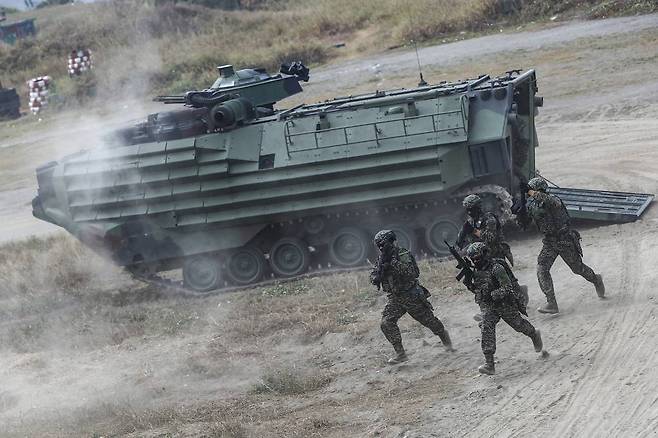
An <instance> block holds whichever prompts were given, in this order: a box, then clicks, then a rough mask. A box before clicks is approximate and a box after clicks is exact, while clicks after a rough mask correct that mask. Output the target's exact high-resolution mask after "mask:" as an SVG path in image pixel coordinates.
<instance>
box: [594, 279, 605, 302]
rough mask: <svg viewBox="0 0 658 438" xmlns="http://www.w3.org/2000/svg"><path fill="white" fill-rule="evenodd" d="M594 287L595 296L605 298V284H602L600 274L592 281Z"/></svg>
mask: <svg viewBox="0 0 658 438" xmlns="http://www.w3.org/2000/svg"><path fill="white" fill-rule="evenodd" d="M594 287H595V288H596V294H597V295H598V296H599V298H604V297H605V284H603V277H601V274H596V279H595V280H594Z"/></svg>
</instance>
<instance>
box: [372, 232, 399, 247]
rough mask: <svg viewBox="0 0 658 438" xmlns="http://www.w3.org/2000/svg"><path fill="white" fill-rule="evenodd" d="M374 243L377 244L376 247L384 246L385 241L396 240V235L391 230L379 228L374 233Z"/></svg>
mask: <svg viewBox="0 0 658 438" xmlns="http://www.w3.org/2000/svg"><path fill="white" fill-rule="evenodd" d="M374 240H375V245H377V247H378V248H381V247H382V246H384V244H385V243H386V242H394V241H396V240H397V236H396V235H395V233H394V232H393V230H380V231H378V232H377V234H375V239H374Z"/></svg>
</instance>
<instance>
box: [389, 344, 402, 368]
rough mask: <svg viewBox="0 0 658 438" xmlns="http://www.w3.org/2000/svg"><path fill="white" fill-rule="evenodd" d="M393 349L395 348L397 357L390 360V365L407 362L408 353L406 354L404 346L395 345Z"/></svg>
mask: <svg viewBox="0 0 658 438" xmlns="http://www.w3.org/2000/svg"><path fill="white" fill-rule="evenodd" d="M393 348H395V353H396V355H395V357H392V358H390V359H389V360H388V364H389V365H396V364H399V363H402V362H406V361H407V353H405V351H404V348H403V347H402V345H394V346H393Z"/></svg>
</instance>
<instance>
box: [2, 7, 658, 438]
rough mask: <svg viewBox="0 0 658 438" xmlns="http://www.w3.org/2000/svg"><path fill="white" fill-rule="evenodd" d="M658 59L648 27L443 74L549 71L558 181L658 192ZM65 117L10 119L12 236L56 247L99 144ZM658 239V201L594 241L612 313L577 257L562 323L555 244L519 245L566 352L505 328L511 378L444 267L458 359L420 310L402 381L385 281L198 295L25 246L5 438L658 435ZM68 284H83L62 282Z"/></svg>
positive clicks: (515, 48) (321, 93) (496, 42)
mask: <svg viewBox="0 0 658 438" xmlns="http://www.w3.org/2000/svg"><path fill="white" fill-rule="evenodd" d="M656 47H658V15H645V16H639V17H628V18H620V19H611V20H603V21H597V22H569V23H563V24H556V25H554V26H551V27H550V28H548V29H544V30H539V31H536V32H523V33H512V34H504V35H495V36H488V37H483V38H481V39H477V40H469V41H463V42H458V43H454V44H445V45H440V46H436V47H428V48H424V49H422V50H421V60H422V62H423V64H424V65H425V78H426V79H428V80H429V81H430V82H436V81H438V80H443V79H455V78H459V77H464V76H473V75H476V74H478V73H485V72H487V73H502V72H503V71H505V70H508V69H510V68H518V67H533V68H536V69H537V72H538V78H539V89H540V94H541V95H543V96H544V97H545V105H544V108H542V109H541V112H540V115H539V119H538V130H539V139H540V144H541V145H540V147H539V148H538V149H537V167H538V168H539V169H540V170H541V171H542V173H543V174H544V175H545V176H546V177H548V178H549V179H551V180H553V181H555V182H558V183H559V184H560V185H563V186H570V187H583V188H595V189H609V190H621V191H638V192H645V193H658V178H657V175H658V135H656V132H658V102H657V100H656V97H657V96H658V78H657V77H656V75H655V72H656V70H657V68H658V50H656ZM414 60H415V54H413V53H408V52H394V53H386V54H382V55H381V56H377V57H371V58H369V59H367V60H363V61H360V62H354V61H350V62H347V63H344V64H341V65H334V66H328V67H324V68H322V69H319V70H318V71H317V72H315V75H312V81H314V82H312V83H311V85H309V87H308V88H307V89H308V91H309V94H311V97H310V98H309V97H305V100H306V101H310V100H315V98H324V97H327V96H328V95H329V93H330V92H332V90H335V89H342V88H343V85H345V86H346V87H347V89H346V93H345V94H349V93H351V92H354V91H359V90H372V89H374V88H380V89H381V88H388V87H392V86H394V85H396V84H398V85H403V86H404V85H406V86H409V85H412V84H413V83H414V82H415V81H416V68H415V64H414ZM403 76H404V78H403ZM131 109H134V107H133V106H130V107H125V108H124V110H125V111H129V110H131ZM104 115H107V113H103V112H101V113H99V114H98V115H96V114H94V115H88V116H87V117H89V119H90V120H91V119H93V120H95V121H97V120H99V119H102V118H103V116H104ZM130 116H132V114H130ZM62 117H63V118H64V116H62ZM69 117H72V118H73V119H75V117H74V116H69ZM107 117H108V118H109V119H110V120H111V121H112V123H115V122H118V121H119V120H120V119H123V118H127V117H128V114H126V115H122V114H121V113H119V114H115V113H110V115H108V116H107ZM63 120H69V121H70V119H65V118H64V119H63ZM60 121H61V120H55V121H53V120H50V121H44V122H43V123H44V125H43V126H46V127H56V128H57V129H54V130H52V131H48V132H46V133H39V134H36V133H35V131H34V130H33V128H34V127H38V126H40V125H39V124H38V123H36V122H34V121H21V122H18V123H16V122H15V123H13V124H9V123H3V124H1V125H0V133H2V135H3V140H2V141H1V142H0V165H1V166H2V173H1V176H0V184H1V187H2V189H0V190H3V191H0V201H1V204H0V205H1V207H0V220H2V222H3V224H4V226H3V229H2V231H1V232H0V233H1V234H0V240H5V241H8V240H13V239H16V238H17V237H21V236H25V235H28V234H31V233H34V232H38V233H49V232H51V231H50V230H48V229H46V228H35V225H34V224H35V223H36V222H35V221H33V220H31V219H30V218H29V201H30V198H31V196H32V192H33V190H34V182H33V180H32V175H33V173H32V172H33V167H34V165H35V164H39V163H41V162H43V161H47V160H48V159H52V158H55V157H56V156H58V155H61V154H62V153H67V152H71V151H73V150H76V149H77V148H78V147H79V145H80V143H84V142H89V141H92V140H93V135H90V134H88V129H87V128H85V127H82V126H80V124H73V125H72V126H73V127H72V128H71V127H70V126H71V125H69V128H67V129H64V128H62V124H61V123H59V122H60ZM72 138H75V140H71V139H72ZM35 161H36V162H35ZM657 224H658V210H657V209H656V208H655V206H654V207H652V208H649V209H648V211H647V212H646V213H645V214H644V216H643V218H642V219H641V220H639V221H637V222H635V223H631V224H624V225H610V224H600V225H592V224H587V225H582V226H580V227H579V229H580V231H581V234H582V236H583V249H584V253H585V261H586V263H588V264H590V265H591V266H592V267H593V268H594V269H595V270H596V271H599V272H602V273H603V275H604V279H605V281H606V286H607V299H605V300H599V299H598V298H597V297H596V294H595V292H594V289H593V287H592V286H591V285H590V284H589V283H587V282H585V281H584V280H583V279H582V278H580V277H576V276H574V275H573V274H571V273H570V272H569V270H568V268H567V267H566V265H565V264H564V263H563V262H561V261H558V262H557V263H556V265H555V267H554V268H553V271H552V272H553V278H554V281H555V284H556V291H557V298H558V301H559V304H560V309H561V313H560V314H559V315H557V316H546V315H540V314H538V313H537V312H536V311H535V310H534V309H535V308H536V307H537V306H538V305H540V304H541V303H542V295H541V292H540V291H539V289H538V286H537V281H536V277H535V262H534V261H535V258H536V255H537V253H538V252H539V248H540V241H539V237H538V236H537V235H536V234H532V233H529V234H528V235H523V236H516V237H515V238H514V239H513V240H512V241H511V244H512V248H513V251H514V253H515V259H516V260H518V262H517V267H516V272H517V274H518V277H519V278H520V279H521V281H522V282H523V283H526V284H528V285H529V287H530V297H531V298H530V307H531V311H530V312H529V315H530V320H531V321H532V322H533V324H535V325H536V326H537V327H538V328H540V329H541V330H542V333H543V336H544V345H545V348H546V349H547V350H548V351H549V352H550V356H549V357H548V358H547V359H541V358H539V357H538V356H537V354H536V353H534V351H533V349H532V344H531V342H530V341H529V340H528V339H527V338H525V337H522V336H520V335H517V334H516V333H514V332H513V331H512V330H511V329H510V328H509V327H507V326H505V325H504V324H503V323H501V324H500V325H499V329H498V351H497V353H496V360H497V365H496V366H497V374H496V375H494V376H482V375H479V373H478V372H477V366H478V365H479V364H480V363H481V362H482V355H481V352H480V343H479V337H480V332H479V329H478V326H477V323H476V322H475V321H473V320H472V315H473V313H475V311H476V306H475V304H474V303H473V301H472V296H471V295H470V293H469V292H467V291H465V290H464V288H463V287H461V286H460V285H458V284H457V283H456V282H455V281H454V278H453V276H452V275H453V274H454V273H453V271H452V267H453V266H452V264H451V263H440V262H437V261H426V262H423V263H422V266H421V269H422V277H421V280H422V281H423V283H424V284H425V285H426V286H427V287H428V288H429V289H430V290H431V291H432V292H433V297H432V298H431V301H432V303H433V304H434V306H435V308H437V309H438V315H439V316H440V318H441V319H442V320H443V322H444V323H445V325H446V326H447V327H448V328H449V330H450V332H451V335H452V338H453V341H454V343H455V347H456V348H457V350H458V351H457V352H456V353H452V354H450V353H446V352H444V351H443V349H442V348H441V347H440V343H439V342H438V340H437V339H435V338H434V337H433V336H432V335H431V333H429V332H428V331H426V330H424V329H422V328H421V327H420V326H419V325H418V324H416V323H414V322H411V321H410V320H409V318H408V317H406V318H405V319H403V321H402V324H401V326H402V329H403V339H404V341H405V345H406V347H407V349H408V351H409V352H410V353H411V357H410V360H409V362H407V363H405V364H403V365H401V366H395V367H390V366H386V365H385V363H384V362H385V359H386V357H387V356H388V355H390V354H391V353H392V352H391V351H390V350H391V348H390V346H389V345H388V344H387V343H386V341H385V339H384V337H383V335H382V334H381V332H380V331H379V318H380V316H379V312H380V310H381V308H382V307H383V298H382V297H381V296H378V295H377V294H376V291H373V290H372V287H371V286H369V285H368V284H367V281H366V275H365V273H363V272H356V273H350V274H343V275H336V276H332V277H323V278H318V279H311V280H304V281H299V282H294V283H289V284H286V285H281V286H276V287H267V288H257V289H254V290H251V291H247V292H239V293H228V294H223V295H217V296H211V297H206V298H198V299H186V298H181V297H175V296H170V295H168V294H167V293H165V292H163V291H158V290H154V289H152V288H148V287H143V286H140V285H139V284H137V283H135V282H134V281H133V280H131V279H130V278H128V277H127V276H126V275H125V274H123V273H121V272H120V271H119V270H118V269H115V268H111V267H107V265H106V264H105V263H104V262H103V261H102V260H100V259H98V258H97V257H94V256H91V255H89V254H88V252H85V250H83V249H80V248H79V247H78V246H76V244H75V243H73V242H71V241H70V239H68V238H63V237H59V238H57V240H56V242H55V243H53V244H52V246H49V247H48V248H46V249H41V250H40V251H37V250H35V249H30V248H28V249H25V248H23V247H21V246H16V247H13V246H4V247H2V250H3V251H5V252H9V251H14V250H15V251H16V254H17V256H16V257H13V256H8V255H7V254H5V255H4V257H3V256H2V255H1V254H0V267H2V269H0V274H2V275H1V276H0V280H2V284H4V285H5V290H0V435H1V436H92V435H94V434H95V436H123V435H131V436H217V437H244V436H248V437H251V436H259V437H279V436H284V437H289V436H298V437H314V436H317V437H345V436H362V437H409V438H411V437H464V436H469V437H470V436H472V437H484V436H496V437H518V436H542V437H543V436H545V437H555V436H559V437H583V436H587V437H589V436H596V437H619V436H623V437H636V436H637V437H650V436H656V435H657V434H658V432H657V431H658V370H657V369H656V363H657V359H658V356H657V353H656V351H657V350H658V341H656V338H655V333H656V331H657V330H658V321H657V319H656V318H657V316H658V293H657V292H656V290H657V286H658V271H657V270H656V269H655V265H656V263H658V239H656V237H658V228H657V227H656V225H657ZM29 251H33V252H32V253H29ZM28 253H29V254H28ZM23 254H28V255H23ZM72 254H73V255H74V256H75V257H73V256H72ZM19 255H20V256H19ZM23 257H25V258H23ZM24 260H25V261H24ZM10 263H14V265H10ZM63 263H65V266H64V267H61V268H60V267H59V266H60V265H61V264H63ZM26 265H29V269H28V268H27V267H25V266H26ZM8 266H15V272H16V274H15V275H10V273H11V272H14V271H10V270H8V268H7V267H8ZM62 272H65V273H69V274H70V273H71V272H74V273H76V275H79V276H80V278H79V279H77V280H76V282H74V283H71V282H64V283H61V281H62V280H61V275H60V274H61V273H62ZM24 277H25V278H24ZM27 277H29V278H27ZM35 277H38V279H39V283H38V284H37V283H35V281H36V280H35V279H34V278H35ZM76 278H77V277H76ZM51 279H54V280H52V283H51ZM35 284H36V286H34V285H35Z"/></svg>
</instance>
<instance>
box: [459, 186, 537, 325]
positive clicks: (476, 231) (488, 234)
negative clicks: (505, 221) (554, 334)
mask: <svg viewBox="0 0 658 438" xmlns="http://www.w3.org/2000/svg"><path fill="white" fill-rule="evenodd" d="M462 205H463V206H464V208H466V214H467V216H468V217H467V219H466V221H465V222H464V224H463V225H462V229H461V230H460V231H459V234H458V235H457V242H456V244H457V247H458V248H459V249H461V250H463V249H464V248H466V247H467V246H468V245H469V244H471V243H475V242H482V243H484V244H486V245H487V247H488V248H489V254H490V257H491V258H494V259H498V260H500V261H502V262H503V263H507V262H506V261H505V260H506V259H507V260H508V261H509V264H510V265H511V266H514V257H513V256H512V250H511V249H510V246H509V244H507V242H505V235H504V234H503V227H502V225H501V224H500V220H499V219H498V216H496V215H495V214H494V213H491V212H486V213H485V212H483V211H482V198H480V197H479V196H478V195H473V194H471V195H468V196H467V197H465V198H464V201H463V202H462ZM510 272H511V271H510ZM512 283H513V285H514V287H515V288H518V291H519V293H521V294H522V295H523V296H524V297H525V302H526V303H527V302H528V287H527V286H525V285H519V282H518V280H517V279H516V278H515V277H512ZM473 319H475V320H476V321H481V320H482V316H481V315H474V316H473Z"/></svg>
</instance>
